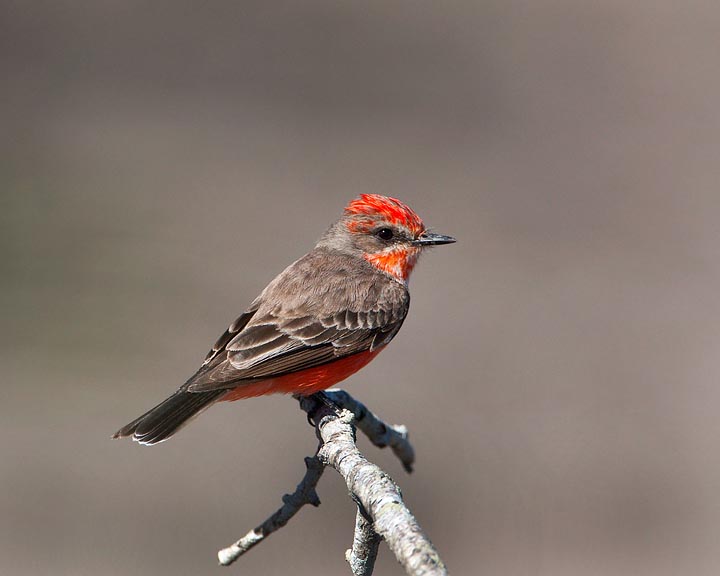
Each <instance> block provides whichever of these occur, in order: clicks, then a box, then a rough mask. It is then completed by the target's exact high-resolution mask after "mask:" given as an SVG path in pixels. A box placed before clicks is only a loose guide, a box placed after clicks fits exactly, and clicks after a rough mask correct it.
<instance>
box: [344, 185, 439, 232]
mask: <svg viewBox="0 0 720 576" xmlns="http://www.w3.org/2000/svg"><path fill="white" fill-rule="evenodd" d="M345 214H346V215H347V216H350V217H352V221H351V222H349V223H348V228H350V230H352V231H353V232H355V231H365V230H368V229H370V228H372V227H373V226H375V225H376V224H377V222H378V221H379V220H384V221H386V222H388V223H390V224H395V225H398V226H404V227H405V228H407V229H408V230H410V232H412V233H413V234H414V235H416V236H417V235H419V234H421V233H422V232H423V231H424V230H425V225H424V224H423V221H422V220H420V217H419V216H418V215H417V214H415V212H413V210H412V209H411V208H410V207H408V206H406V205H405V204H403V203H402V202H400V200H397V199H396V198H390V197H388V196H380V195H379V194H360V197H359V198H356V199H355V200H353V201H352V202H350V204H348V205H347V206H346V208H345Z"/></svg>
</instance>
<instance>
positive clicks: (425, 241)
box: [412, 232, 456, 246]
mask: <svg viewBox="0 0 720 576" xmlns="http://www.w3.org/2000/svg"><path fill="white" fill-rule="evenodd" d="M455 241H456V240H455V238H453V237H452V236H444V235H443V234H433V233H432V232H423V233H422V234H420V236H418V237H417V238H415V240H413V241H412V245H413V246H433V245H435V244H452V243H453V242H455Z"/></svg>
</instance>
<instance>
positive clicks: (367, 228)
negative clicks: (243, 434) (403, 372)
mask: <svg viewBox="0 0 720 576" xmlns="http://www.w3.org/2000/svg"><path fill="white" fill-rule="evenodd" d="M452 242H455V239H454V238H451V237H450V236H443V235H441V234H434V233H432V232H429V231H428V230H427V229H426V228H425V225H424V224H423V222H422V220H421V219H420V218H419V217H418V215H417V214H415V212H413V211H412V210H411V209H410V208H409V207H407V206H406V205H405V204H403V203H402V202H400V201H399V200H396V199H395V198H388V197H385V196H378V195H376V194H363V195H361V196H360V198H357V199H356V200H353V201H352V202H350V204H348V206H347V207H346V208H345V212H344V214H343V216H342V217H341V218H340V220H338V221H337V222H335V224H333V225H332V226H331V227H330V229H329V230H328V231H327V232H326V233H325V234H324V235H323V237H322V238H320V241H319V242H318V243H317V245H316V246H315V248H314V249H313V250H312V251H311V252H309V253H308V254H306V255H305V256H303V257H302V258H300V259H299V260H297V261H296V262H294V263H293V264H291V265H290V266H289V267H288V268H286V269H285V270H284V271H283V272H282V273H281V274H280V275H279V276H277V277H276V278H275V279H274V280H273V281H272V282H270V284H269V285H268V286H267V288H265V290H263V291H262V294H260V296H258V297H257V298H256V299H255V300H254V301H253V303H252V304H250V307H249V308H248V309H247V311H246V312H245V313H243V314H242V315H241V316H240V317H239V318H238V319H237V320H235V322H233V323H232V324H231V325H230V327H229V328H228V329H227V331H226V332H225V333H224V334H223V335H222V336H221V337H220V338H219V340H218V341H217V342H216V343H215V346H213V348H212V350H210V352H208V355H207V356H206V358H205V361H204V362H203V364H202V366H201V367H200V369H199V370H198V371H197V372H196V373H195V375H193V376H192V377H191V378H190V379H189V380H188V381H187V382H185V384H183V385H182V386H181V387H180V389H179V390H178V391H177V392H175V394H173V395H172V396H170V397H169V398H168V399H166V400H164V401H163V402H161V403H160V404H158V405H157V406H155V408H153V409H152V410H149V411H148V412H146V413H145V414H143V415H142V416H140V417H139V418H137V419H135V420H133V421H132V422H130V424H128V425H127V426H123V427H122V428H121V429H120V430H118V431H117V432H116V433H115V435H114V436H113V438H123V437H126V436H132V437H133V439H134V440H137V441H138V442H140V443H141V444H156V443H158V442H162V441H163V440H167V439H168V438H170V437H171V436H172V435H173V434H175V432H177V431H178V429H179V428H180V427H181V426H183V425H184V424H186V423H187V422H188V421H189V420H190V419H191V418H192V417H193V416H196V415H197V414H199V413H200V412H202V411H203V410H205V409H206V408H208V407H209V406H210V405H211V404H214V403H215V402H218V401H227V400H239V399H241V398H249V397H251V396H262V395H264V394H274V393H278V392H280V393H286V394H288V393H294V394H301V395H306V394H312V393H313V392H318V391H320V390H325V389H326V388H329V387H330V386H332V385H333V384H337V383H338V382H340V381H341V380H344V379H345V378H347V377H348V376H350V375H351V374H353V373H355V372H357V371H358V370H360V368H362V367H363V366H365V365H366V364H367V363H368V362H370V360H372V359H373V358H374V357H375V356H377V354H378V353H379V352H380V350H382V349H383V348H384V347H385V345H386V344H387V343H388V342H390V340H392V339H393V337H394V336H395V334H397V333H398V330H400V326H402V323H403V320H405V316H406V315H407V312H408V306H409V304H410V294H409V292H408V288H407V283H408V278H409V276H410V273H411V272H412V270H413V267H414V266H415V263H416V262H417V259H418V256H419V255H420V253H421V252H422V250H423V249H424V248H425V247H427V246H432V245H435V244H450V243H452Z"/></svg>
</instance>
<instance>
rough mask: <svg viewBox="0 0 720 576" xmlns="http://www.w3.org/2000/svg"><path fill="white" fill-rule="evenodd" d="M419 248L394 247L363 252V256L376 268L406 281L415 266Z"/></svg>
mask: <svg viewBox="0 0 720 576" xmlns="http://www.w3.org/2000/svg"><path fill="white" fill-rule="evenodd" d="M419 255H420V248H404V247H403V248H396V249H393V250H383V251H382V252H377V253H375V254H365V255H364V256H363V258H365V260H367V261H368V262H370V264H372V265H373V266H375V267H376V268H378V269H380V270H382V271H383V272H385V273H387V274H390V276H393V277H394V278H397V279H398V280H400V281H401V282H407V281H408V278H409V277H410V273H411V272H412V271H413V268H415V264H416V263H417V259H418V256H419Z"/></svg>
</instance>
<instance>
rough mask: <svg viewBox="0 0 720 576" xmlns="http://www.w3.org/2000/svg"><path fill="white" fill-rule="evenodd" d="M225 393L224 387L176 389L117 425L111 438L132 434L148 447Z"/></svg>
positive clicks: (161, 439) (168, 434) (164, 437)
mask: <svg viewBox="0 0 720 576" xmlns="http://www.w3.org/2000/svg"><path fill="white" fill-rule="evenodd" d="M226 392H227V390H213V391H212V392H199V393H195V392H185V391H178V392H176V393H175V394H173V395H172V396H170V397H169V398H167V399H166V400H163V401H162V402H160V404H158V405H157V406H155V408H152V409H151V410H148V411H147V412H145V414H143V415H142V416H140V417H139V418H136V419H135V420H133V421H132V422H130V423H129V424H127V425H126V426H123V427H122V428H120V430H118V431H117V432H115V434H114V435H113V438H125V437H127V436H132V438H133V440H135V441H137V442H139V443H140V444H146V445H148V446H149V445H152V444H157V443H158V442H162V441H163V440H167V439H168V438H170V437H171V436H172V435H173V434H175V432H177V431H178V430H179V429H180V428H182V427H183V426H184V425H185V424H187V423H188V421H190V420H191V419H192V418H193V417H194V416H197V415H198V414H200V412H202V411H203V410H205V408H207V407H209V406H210V405H211V404H213V403H214V402H215V401H216V400H218V399H219V398H220V397H221V396H223V395H224V394H225V393H226Z"/></svg>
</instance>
